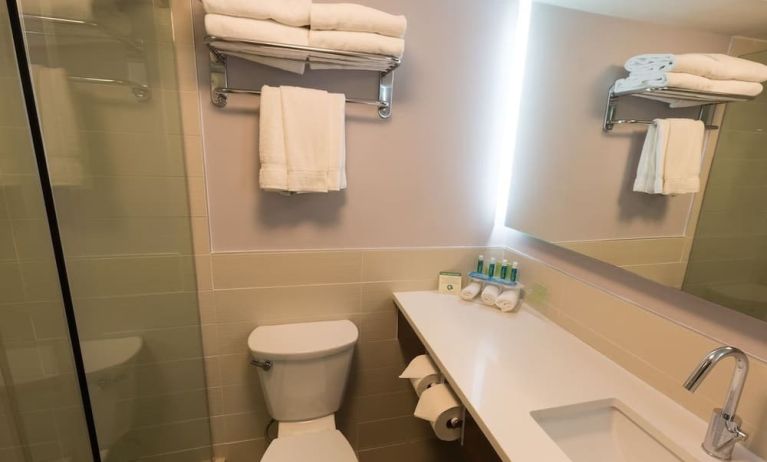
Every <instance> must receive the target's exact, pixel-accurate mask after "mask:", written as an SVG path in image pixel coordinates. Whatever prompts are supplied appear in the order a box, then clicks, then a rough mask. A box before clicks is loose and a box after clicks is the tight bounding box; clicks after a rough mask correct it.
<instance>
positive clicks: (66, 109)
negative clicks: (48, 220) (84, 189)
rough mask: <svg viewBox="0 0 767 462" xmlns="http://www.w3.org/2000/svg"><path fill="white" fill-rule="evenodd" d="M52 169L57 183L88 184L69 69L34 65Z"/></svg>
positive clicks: (33, 74) (44, 138) (57, 184)
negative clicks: (86, 182)
mask: <svg viewBox="0 0 767 462" xmlns="http://www.w3.org/2000/svg"><path fill="white" fill-rule="evenodd" d="M32 78H33V81H34V84H35V90H36V92H37V97H38V98H37V99H38V101H39V102H40V104H39V105H38V110H39V112H40V123H41V126H42V129H43V140H44V142H45V154H46V160H47V162H48V173H49V174H50V176H51V183H52V184H53V185H54V186H69V187H71V186H84V185H85V171H84V168H83V144H82V143H81V139H80V129H79V127H78V126H77V112H76V110H75V106H74V101H73V99H72V91H71V88H70V83H69V77H68V74H67V71H66V70H64V69H61V68H50V67H43V66H37V65H33V66H32Z"/></svg>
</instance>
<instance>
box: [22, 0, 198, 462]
mask: <svg viewBox="0 0 767 462" xmlns="http://www.w3.org/2000/svg"><path fill="white" fill-rule="evenodd" d="M20 4H21V9H22V12H23V16H24V29H25V33H26V37H27V44H28V49H29V55H30V61H31V63H32V73H33V80H34V83H35V90H36V100H37V106H38V113H39V114H40V118H41V121H42V129H43V135H44V141H45V145H46V156H47V159H48V164H49V174H50V176H51V183H52V187H53V191H54V196H55V201H56V213H57V216H58V219H59V222H60V232H61V236H62V241H63V247H64V253H65V256H66V262H67V269H68V272H69V281H70V285H71V288H72V294H73V298H74V305H75V306H74V309H75V313H76V319H77V325H78V332H79V334H80V339H81V340H82V342H81V345H82V349H83V361H84V363H85V367H86V370H87V375H88V384H89V391H90V394H91V404H92V407H93V412H94V418H95V421H96V430H97V435H98V440H99V449H100V450H101V453H102V459H104V460H108V461H128V460H130V461H133V460H158V461H159V460H163V461H165V460H173V461H187V460H188V461H190V462H201V461H203V460H206V459H207V460H210V457H211V454H210V453H211V437H210V425H209V413H208V406H207V393H206V386H205V374H204V365H203V354H202V345H201V331H200V321H199V312H198V304H197V288H196V277H195V273H194V258H193V251H192V234H191V219H190V218H191V216H190V215H191V214H190V207H189V202H188V194H187V178H186V170H185V162H184V159H185V155H184V150H183V146H184V143H183V140H184V138H183V132H182V124H181V115H180V94H179V91H178V84H177V75H176V72H175V69H176V67H175V54H174V42H173V39H174V37H173V27H172V21H171V12H170V8H169V6H168V2H164V1H161V0H155V1H152V0H91V1H82V2H71V1H67V2H61V1H59V0H20Z"/></svg>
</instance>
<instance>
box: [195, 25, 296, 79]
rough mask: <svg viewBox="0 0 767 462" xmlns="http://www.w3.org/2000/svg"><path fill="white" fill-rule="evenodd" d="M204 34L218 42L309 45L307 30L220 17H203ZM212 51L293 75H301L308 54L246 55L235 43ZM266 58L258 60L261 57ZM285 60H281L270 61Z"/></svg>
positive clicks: (262, 53)
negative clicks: (224, 39) (240, 41)
mask: <svg viewBox="0 0 767 462" xmlns="http://www.w3.org/2000/svg"><path fill="white" fill-rule="evenodd" d="M205 30H206V31H207V33H208V34H209V35H214V36H217V37H221V38H231V39H241V40H253V41H257V42H273V43H285V44H288V45H301V46H307V45H309V30H308V29H305V28H302V27H291V26H286V25H284V24H280V23H277V22H274V21H268V20H259V19H246V18H235V17H232V16H223V15H220V14H207V15H205ZM216 47H218V48H220V49H221V50H225V51H227V52H230V53H229V54H232V55H234V56H237V57H239V58H243V59H248V60H250V61H254V62H257V63H261V64H265V65H267V66H272V67H277V68H279V69H284V70H287V71H290V72H294V73H296V74H303V73H304V69H305V68H306V59H307V56H308V54H307V53H306V52H302V51H298V50H287V49H285V50H274V51H273V52H269V51H263V50H260V51H259V55H252V54H248V53H247V51H248V48H249V46H248V45H247V44H239V43H225V42H218V43H217V44H216ZM264 54H266V55H269V56H261V55H264ZM270 57H271V58H285V59H270Z"/></svg>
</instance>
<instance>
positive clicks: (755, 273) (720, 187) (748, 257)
mask: <svg viewBox="0 0 767 462" xmlns="http://www.w3.org/2000/svg"><path fill="white" fill-rule="evenodd" d="M743 57H744V58H746V59H750V60H752V61H757V62H760V63H763V64H767V50H765V51H761V52H757V53H750V54H747V55H745V56H743ZM766 173H767V95H765V94H764V93H762V94H761V95H760V96H759V97H757V98H756V99H754V100H753V101H749V102H747V103H738V104H731V105H729V106H728V107H727V110H726V113H725V117H724V121H723V123H722V127H721V134H720V135H719V142H718V144H717V147H716V153H715V155H714V160H713V164H712V166H711V173H710V174H709V179H708V184H707V186H706V194H705V196H704V198H703V204H702V207H701V211H700V217H699V219H698V226H697V228H696V230H695V239H694V241H693V245H692V251H691V253H690V260H689V263H688V266H687V274H686V277H685V282H684V286H683V290H685V291H686V292H690V293H693V294H695V295H697V296H699V297H703V298H705V299H708V300H711V301H714V302H716V303H719V304H721V305H723V306H727V307H729V308H732V309H734V310H737V311H740V312H742V313H745V314H748V315H750V316H753V317H755V318H757V319H761V320H764V321H767V202H766V201H765V200H764V197H765V193H767V175H766Z"/></svg>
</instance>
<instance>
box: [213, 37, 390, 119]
mask: <svg viewBox="0 0 767 462" xmlns="http://www.w3.org/2000/svg"><path fill="white" fill-rule="evenodd" d="M205 43H206V44H207V45H208V49H209V50H210V99H211V102H212V103H213V104H214V105H215V106H217V107H225V106H226V104H227V101H228V95H231V94H246V95H259V94H261V91H260V90H251V89H243V88H230V87H229V84H228V77H227V66H226V64H227V59H228V58H229V57H230V56H235V57H243V56H247V55H251V56H254V57H262V58H269V59H279V60H285V61H286V62H294V63H295V62H299V63H301V62H304V63H308V64H312V63H314V64H321V65H329V66H332V67H333V69H343V70H356V71H360V70H361V71H374V72H378V73H379V74H380V78H379V83H378V99H377V100H367V99H356V98H346V101H347V102H348V103H355V104H365V105H369V106H375V107H377V108H378V115H379V116H380V117H381V118H382V119H388V118H389V117H391V106H392V95H393V90H394V74H393V71H394V69H396V68H397V67H398V66H399V65H400V63H401V62H402V60H401V59H400V58H396V57H393V56H384V55H376V54H370V53H358V52H353V51H342V50H329V49H325V48H313V47H306V46H300V45H287V44H281V43H270V42H257V41H250V40H237V39H228V38H222V37H215V36H211V35H209V36H207V37H205Z"/></svg>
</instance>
